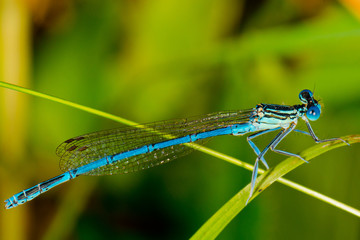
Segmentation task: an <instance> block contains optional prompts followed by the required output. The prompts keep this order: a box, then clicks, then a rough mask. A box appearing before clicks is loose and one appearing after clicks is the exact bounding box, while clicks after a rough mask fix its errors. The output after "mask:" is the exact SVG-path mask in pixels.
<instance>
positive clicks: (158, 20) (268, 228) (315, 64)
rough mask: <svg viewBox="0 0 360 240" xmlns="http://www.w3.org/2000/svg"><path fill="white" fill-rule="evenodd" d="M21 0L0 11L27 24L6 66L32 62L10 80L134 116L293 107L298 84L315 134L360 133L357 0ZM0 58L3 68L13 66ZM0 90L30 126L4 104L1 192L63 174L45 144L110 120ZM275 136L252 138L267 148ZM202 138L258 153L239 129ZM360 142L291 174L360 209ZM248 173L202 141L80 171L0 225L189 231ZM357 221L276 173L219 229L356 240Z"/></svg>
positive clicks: (295, 144) (294, 143)
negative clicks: (164, 155) (104, 171)
mask: <svg viewBox="0 0 360 240" xmlns="http://www.w3.org/2000/svg"><path fill="white" fill-rule="evenodd" d="M4 2H6V1H4ZM18 2H21V1H18ZM29 2H31V4H30V3H24V2H21V3H18V5H17V7H18V8H17V9H18V11H16V9H15V11H11V14H13V15H10V16H11V17H9V15H6V14H5V13H6V12H7V8H6V6H7V5H6V4H3V5H2V8H1V9H0V10H1V11H2V13H1V14H2V15H1V16H2V17H3V18H2V19H3V20H2V21H7V22H6V23H7V24H10V25H11V23H12V22H11V21H16V19H17V18H21V16H22V17H23V18H25V19H27V21H28V24H27V25H26V24H25V28H24V29H18V31H19V32H24V34H25V35H26V33H28V34H29V35H30V38H29V39H32V40H31V41H30V40H27V39H26V37H24V36H23V35H21V36H22V37H23V38H24V39H23V40H24V41H25V42H26V43H27V45H28V47H29V49H30V51H29V52H30V57H28V55H26V54H27V53H26V52H21V51H19V52H18V54H19V55H14V57H16V58H18V59H22V58H29V60H30V61H29V62H30V63H23V64H22V65H19V66H22V67H21V68H19V69H16V68H15V69H12V70H11V69H10V70H9V71H17V72H19V73H23V72H24V71H27V69H31V74H30V76H29V80H28V82H29V83H30V84H28V83H24V82H21V81H20V82H16V83H17V84H19V85H23V86H30V87H31V88H32V89H35V90H37V91H40V92H45V93H48V94H52V95H56V96H58V97H62V98H65V99H67V100H71V101H74V102H77V103H81V104H84V105H87V106H91V107H95V108H98V109H101V110H104V111H107V112H110V113H113V114H117V115H119V116H122V117H126V118H128V119H131V120H134V121H137V122H149V121H156V120H162V119H169V118H177V117H186V116H191V115H196V114H202V113H208V112H213V111H220V110H226V109H243V108H249V107H253V106H255V105H256V104H257V103H260V102H265V103H279V104H289V105H290V104H298V103H299V100H298V98H297V96H298V93H299V92H300V91H301V90H302V89H304V88H309V89H311V90H314V92H315V96H316V97H318V98H320V99H321V102H322V103H323V106H324V107H323V108H322V110H323V112H322V116H321V118H320V119H319V120H318V121H316V122H314V123H312V124H313V128H314V129H315V131H316V133H317V134H318V136H319V137H321V138H327V137H335V136H341V135H347V134H351V133H359V130H360V126H359V121H360V109H359V104H360V95H359V90H360V85H359V80H360V67H359V66H360V44H359V42H360V24H359V19H358V18H357V17H356V16H358V15H356V14H355V13H359V11H360V10H359V9H356V8H355V7H356V6H353V7H354V8H351V9H350V7H351V5H349V3H346V4H343V3H342V2H334V1H326V2H324V1H320V0H316V1H299V0H293V1H278V0H273V1H235V0H212V1H209V0H207V1H205V0H200V1H190V0H183V1H166V0H158V1H96V0H91V1H85V0H82V1H70V0H63V1H46V0H43V1H41V0H38V1H29ZM344 2H348V1H345V0H344ZM349 9H350V10H349ZM14 19H15V20H14ZM14 23H15V22H14ZM16 26H17V25H14V28H13V30H14V31H16V30H17V29H16ZM5 33H6V32H5V31H2V33H1V42H0V43H1V44H2V48H1V50H2V51H1V52H0V54H1V55H2V58H1V62H0V63H1V64H2V66H7V65H6V63H7V62H6V61H8V59H5V58H4V57H3V56H7V55H6V51H5V50H11V48H10V47H11V45H6V44H5V43H8V42H10V43H11V41H12V39H9V35H7V34H5ZM13 41H14V42H15V40H13ZM4 46H5V47H4ZM9 46H10V47H9ZM7 48H9V49H7ZM12 56H13V55H12ZM1 71H2V75H4V74H3V72H6V71H7V70H6V69H3V68H2V70H1ZM4 76H5V75H4ZM1 80H4V81H9V82H11V81H13V80H14V79H1ZM6 91H8V90H6ZM6 91H3V90H2V92H1V93H0V94H5V93H6ZM1 99H2V100H1V101H2V102H1V103H0V104H1V109H0V110H1V114H4V115H5V114H11V110H8V111H10V112H7V109H13V108H12V107H11V106H16V108H15V109H16V111H17V112H22V113H26V115H27V116H26V117H21V119H25V120H26V121H25V123H21V124H22V125H23V127H24V129H25V130H24V131H23V132H22V131H20V133H21V134H22V135H23V136H17V135H16V134H20V133H18V132H17V131H16V129H17V128H18V127H19V125H20V123H19V124H18V125H16V124H15V123H16V122H15V123H13V122H11V121H12V120H11V119H10V120H9V119H8V118H5V117H4V118H3V119H2V120H1V121H0V123H1V125H2V128H1V129H5V128H6V129H8V131H7V134H9V135H4V133H3V132H2V133H1V134H2V139H5V140H9V139H10V141H5V140H3V141H2V142H1V144H2V146H1V153H0V174H1V182H2V183H1V188H0V196H1V198H2V199H6V198H7V197H10V196H8V195H7V194H13V193H16V192H18V191H20V190H22V189H24V188H27V187H30V186H32V185H33V184H36V183H37V182H40V181H43V180H46V179H47V178H50V177H53V176H56V175H58V174H59V173H60V171H59V169H58V159H57V157H56V155H55V154H54V149H55V148H56V146H57V145H58V144H60V143H61V142H62V141H64V140H66V139H68V138H71V137H74V136H77V135H80V134H83V133H87V132H92V131H96V130H101V129H106V128H113V127H119V125H118V124H117V123H114V122H111V121H109V120H106V119H101V118H99V117H96V116H93V115H90V114H87V113H84V112H80V111H78V110H74V109H71V108H69V107H65V106H62V105H59V104H55V103H52V102H48V101H44V100H41V99H36V98H33V97H27V98H26V100H25V103H24V104H22V105H12V104H13V102H11V101H9V99H8V98H1ZM9 105H10V107H9ZM3 106H4V107H3ZM7 106H8V107H7ZM6 119H7V120H6ZM21 119H20V120H21ZM7 121H8V122H7ZM7 126H11V127H12V128H13V129H14V131H13V132H15V133H16V134H15V135H14V134H13V135H11V132H12V130H11V129H12V128H9V127H7ZM299 127H300V128H304V126H303V125H301V124H300V126H299ZM10 135H11V136H10ZM18 137H19V138H21V139H23V138H24V141H23V143H22V144H23V145H22V146H21V145H19V146H17V147H16V148H20V146H21V151H22V152H23V154H22V156H21V157H19V158H20V159H17V160H16V159H15V160H14V161H12V160H11V161H10V160H8V158H7V156H9V155H12V152H16V151H15V150H16V148H15V150H14V148H10V146H12V139H17V138H18ZM271 137H272V136H265V137H263V138H261V139H259V140H257V143H258V144H259V145H260V146H265V144H266V143H268V142H269V141H270V139H271ZM313 144H314V142H313V141H312V140H311V138H309V137H307V136H303V135H301V134H292V135H291V136H289V137H288V138H287V139H286V140H285V141H284V142H283V143H281V146H280V148H281V149H286V150H287V151H291V152H295V153H297V152H300V151H301V150H302V149H304V148H305V147H307V146H311V145H313ZM209 146H210V147H212V148H214V149H216V150H219V151H221V152H225V153H227V154H229V155H232V156H236V157H238V158H240V159H242V160H246V161H249V162H251V163H252V162H253V160H254V159H255V157H254V153H253V152H252V150H251V148H250V147H249V146H248V145H247V143H246V141H245V139H244V138H235V137H230V136H228V137H219V138H217V139H215V140H214V141H213V142H212V143H210V144H209ZM359 153H360V149H359V147H358V146H352V147H350V148H342V149H339V150H336V151H333V152H332V154H331V155H330V154H328V155H323V156H321V157H320V158H321V159H319V160H318V161H314V163H311V164H309V165H305V166H303V167H301V168H299V169H297V170H296V171H295V172H293V173H291V174H290V175H288V176H287V177H288V178H290V179H292V180H294V181H297V182H299V183H302V184H304V185H305V186H307V187H310V188H313V189H315V190H317V191H319V192H321V193H323V194H326V195H329V196H331V197H334V198H335V199H337V200H340V201H343V202H345V203H347V204H349V205H352V206H354V207H356V208H359V207H360V205H359V204H360V203H359V199H360V190H359V189H360V179H359V176H358V172H359V170H360V161H359V157H358V156H359ZM5 156H6V157H5ZM5 158H6V159H7V160H5ZM266 159H267V162H268V163H269V164H271V165H274V164H277V163H278V162H279V161H280V160H282V159H284V157H283V156H278V155H276V154H273V153H269V154H268V155H267V158H266ZM250 177H251V173H250V172H247V171H245V170H243V169H239V168H237V167H235V166H232V165H230V164H228V163H225V162H223V161H220V160H218V159H215V158H213V157H210V156H207V155H204V154H201V153H194V154H192V155H190V156H187V157H184V158H182V159H179V160H177V161H174V162H173V163H170V164H167V165H164V166H161V167H158V168H154V169H151V170H147V171H143V172H139V173H135V174H128V175H119V176H105V177H80V178H78V179H76V180H74V181H73V182H70V183H67V184H66V185H64V186H61V187H58V188H57V189H54V190H52V191H50V192H48V193H46V194H44V196H41V197H39V198H37V199H36V200H34V201H32V202H30V203H27V204H26V205H23V206H20V207H18V208H17V209H14V210H11V211H6V212H5V210H1V211H2V212H1V214H0V215H1V225H0V236H1V237H0V238H2V239H6V238H5V237H6V236H9V235H11V234H15V233H16V234H18V235H19V236H20V237H19V238H21V237H24V238H30V239H37V238H48V239H55V238H59V239H61V238H70V239H104V238H121V239H186V238H188V237H190V236H191V235H192V234H193V233H194V232H195V231H196V230H197V229H198V228H199V227H200V226H201V225H202V224H203V223H204V222H205V221H206V220H207V219H208V218H209V217H210V216H211V215H212V214H213V213H214V212H215V211H216V210H217V209H218V208H220V207H221V206H222V205H223V204H224V203H225V202H226V201H227V200H228V199H229V198H231V197H232V196H233V195H234V194H235V193H236V192H238V190H239V189H241V188H242V187H243V186H245V185H246V184H247V183H248V182H249V181H250ZM5 193H6V194H5ZM15 216H16V217H15ZM12 219H18V220H19V219H20V221H14V220H12ZM19 229H21V231H20V230H19ZM1 234H3V235H1ZM359 234H360V231H359V220H358V219H357V218H355V217H354V216H352V215H350V214H347V213H345V212H342V211H340V210H338V209H335V208H333V207H331V206H328V205H325V204H324V203H322V202H319V201H317V200H314V199H312V198H310V197H308V196H305V195H303V194H301V193H299V192H296V191H294V190H292V189H289V188H287V187H284V186H281V185H280V184H275V185H274V186H273V187H271V188H269V189H267V191H265V192H264V193H263V194H262V196H261V197H259V198H258V199H257V200H255V201H254V202H252V203H251V204H250V205H249V206H248V207H247V209H245V210H243V211H242V212H241V214H240V215H239V216H238V217H237V218H236V219H235V220H234V221H233V222H232V223H231V224H230V225H229V226H228V227H227V228H226V229H225V230H224V232H223V233H222V234H221V235H220V238H221V239H289V238H291V239H359V238H360V236H359Z"/></svg>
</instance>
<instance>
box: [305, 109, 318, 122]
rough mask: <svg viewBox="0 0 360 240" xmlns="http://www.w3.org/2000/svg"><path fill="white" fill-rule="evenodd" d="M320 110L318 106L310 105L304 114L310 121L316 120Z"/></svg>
mask: <svg viewBox="0 0 360 240" xmlns="http://www.w3.org/2000/svg"><path fill="white" fill-rule="evenodd" d="M320 113H321V110H320V108H319V107H318V106H311V107H309V109H308V110H307V112H306V116H307V118H308V119H309V120H310V121H316V120H318V119H319V117H320Z"/></svg>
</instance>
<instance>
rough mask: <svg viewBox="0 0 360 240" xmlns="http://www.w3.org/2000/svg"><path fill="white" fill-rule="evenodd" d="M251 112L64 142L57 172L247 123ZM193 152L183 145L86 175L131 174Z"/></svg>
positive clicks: (113, 131)
mask: <svg viewBox="0 0 360 240" xmlns="http://www.w3.org/2000/svg"><path fill="white" fill-rule="evenodd" d="M252 111H253V109H249V110H242V111H226V112H216V113H212V114H207V115H202V116H197V117H191V118H187V119H173V120H168V121H160V122H154V123H148V124H144V125H142V126H144V128H137V127H124V128H117V129H111V130H104V131H99V132H94V133H89V134H85V135H81V136H79V137H75V138H71V139H69V140H67V141H65V142H63V143H62V144H60V145H59V147H58V148H57V149H56V154H57V155H58V156H59V157H60V169H61V170H62V171H64V172H65V171H69V170H72V169H75V168H78V167H80V166H83V165H86V164H88V163H91V162H94V161H96V160H99V159H101V158H103V157H105V156H111V155H115V154H118V153H121V152H126V151H129V150H132V149H136V148H139V147H142V146H145V145H149V144H155V143H159V142H163V141H167V140H170V139H175V138H179V137H184V136H187V135H191V134H195V133H199V132H204V131H211V130H215V129H219V128H223V127H226V126H229V125H232V124H238V123H243V122H247V121H248V120H249V117H250V115H251V113H252ZM149 129H152V130H149ZM159 133H160V134H159ZM208 140H209V139H201V140H198V141H196V143H197V144H205V143H206V142H207V141H208ZM193 150H194V149H192V148H190V147H187V146H185V145H175V146H170V147H167V148H164V149H159V150H155V151H153V152H151V153H145V154H140V155H137V156H133V157H129V158H126V159H123V160H121V161H118V162H115V163H113V164H110V165H107V166H104V167H100V168H97V169H94V170H92V171H90V172H89V173H88V175H111V174H121V173H128V172H134V171H138V170H141V169H146V168H150V167H153V166H157V165H160V164H163V163H167V162H169V161H171V160H173V159H175V158H177V157H180V156H184V155H186V154H188V153H190V152H191V151H193Z"/></svg>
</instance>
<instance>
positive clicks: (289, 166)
mask: <svg viewBox="0 0 360 240" xmlns="http://www.w3.org/2000/svg"><path fill="white" fill-rule="evenodd" d="M342 139H343V140H345V141H347V142H348V143H349V144H354V143H358V142H360V135H351V136H346V137H342ZM342 146H347V144H346V143H344V142H342V141H333V142H326V143H321V144H317V145H315V146H313V147H310V148H308V149H307V150H304V151H303V152H302V153H301V154H300V156H302V157H303V158H304V159H305V160H307V161H310V160H311V159H313V158H315V157H317V156H319V155H321V154H324V153H326V152H328V151H330V150H332V149H335V148H338V147H342ZM304 163H305V162H304V161H302V160H300V159H298V158H296V157H290V158H287V159H286V160H284V161H282V162H280V163H279V164H278V165H276V166H275V167H273V168H270V169H268V170H267V171H266V172H265V173H264V174H262V175H261V176H260V177H258V178H257V180H256V184H255V190H254V197H253V198H252V199H254V198H255V197H256V196H258V195H259V194H260V193H261V192H262V191H263V190H265V189H266V188H267V187H269V186H270V185H271V184H272V183H274V182H275V181H277V180H278V181H280V182H281V181H283V180H284V179H282V178H281V177H282V176H284V175H285V174H287V173H288V172H290V171H292V170H293V169H295V168H297V167H298V166H300V165H302V164H304ZM259 172H263V171H259ZM286 181H288V180H286ZM289 182H290V181H289ZM299 186H300V185H299ZM249 193H250V184H248V185H247V186H246V187H244V188H243V189H242V190H241V191H239V192H238V193H237V194H236V195H235V196H233V197H232V198H231V199H230V200H229V201H228V202H227V203H226V204H224V205H223V206H222V207H221V208H220V209H219V210H218V211H217V212H216V213H215V214H214V215H213V216H212V217H211V218H210V219H209V220H208V221H207V222H206V223H205V224H204V225H203V226H202V227H201V228H200V229H199V230H198V231H197V232H196V233H195V234H194V235H193V236H192V238H191V239H194V240H195V239H215V238H216V237H217V236H218V235H219V234H220V233H221V231H222V230H223V229H224V228H225V227H226V226H227V225H228V224H229V223H230V221H231V220H232V219H233V218H234V217H235V216H236V215H237V214H239V213H240V211H241V210H242V209H243V208H244V207H245V206H246V200H247V198H248V196H249ZM307 194H309V195H311V196H313V197H315V198H319V199H321V200H323V197H326V196H316V195H317V194H318V193H316V192H313V191H312V192H308V193H307ZM320 195H321V194H320ZM326 198H328V197H326ZM252 199H250V200H249V202H251V201H252ZM333 201H335V200H333ZM335 202H337V201H335ZM337 203H339V202H337ZM340 204H341V205H343V206H346V205H345V204H342V203H340ZM333 205H334V206H337V204H336V203H334V204H333ZM337 207H338V206H337ZM346 207H347V211H348V212H350V213H352V214H354V215H356V216H358V217H360V211H359V210H356V209H353V208H351V207H349V206H346ZM339 208H340V207H339ZM342 209H344V208H342Z"/></svg>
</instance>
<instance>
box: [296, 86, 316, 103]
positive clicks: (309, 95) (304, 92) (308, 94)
mask: <svg viewBox="0 0 360 240" xmlns="http://www.w3.org/2000/svg"><path fill="white" fill-rule="evenodd" d="M312 97H313V93H312V92H311V91H310V90H308V89H305V90H302V91H301V92H300V94H299V98H300V101H301V102H303V103H307V102H308V99H309V98H312Z"/></svg>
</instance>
